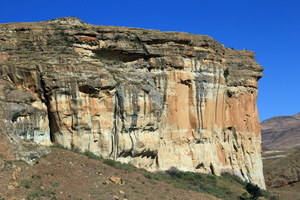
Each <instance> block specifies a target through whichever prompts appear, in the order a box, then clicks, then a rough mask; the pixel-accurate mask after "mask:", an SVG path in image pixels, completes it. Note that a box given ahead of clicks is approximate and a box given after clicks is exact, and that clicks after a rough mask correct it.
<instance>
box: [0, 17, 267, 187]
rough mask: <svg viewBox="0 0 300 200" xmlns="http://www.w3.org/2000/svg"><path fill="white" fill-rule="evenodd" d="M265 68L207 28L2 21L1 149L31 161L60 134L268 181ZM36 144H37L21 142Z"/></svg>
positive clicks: (151, 158)
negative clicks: (262, 95)
mask: <svg viewBox="0 0 300 200" xmlns="http://www.w3.org/2000/svg"><path fill="white" fill-rule="evenodd" d="M262 70H263V69H262V67H261V66H260V65H259V64H258V63H256V61H255V59H254V53H253V52H251V51H246V50H233V49H231V48H226V47H224V45H222V44H220V43H218V42H217V41H216V40H214V39H212V38H210V37H209V36H205V35H193V34H188V33H178V32H161V31H157V30H145V29H138V28H124V27H107V26H95V25H91V24H87V23H83V22H81V21H80V20H79V19H77V18H73V17H71V18H59V19H54V20H50V21H46V22H37V23H11V24H1V25H0V75H1V79H0V105H1V110H0V112H1V116H2V117H1V121H0V123H1V138H0V142H1V147H2V144H3V148H2V149H1V152H0V153H1V154H3V157H5V158H6V159H15V158H18V159H24V160H27V161H28V160H30V159H34V157H35V156H37V157H38V156H40V155H41V154H42V153H45V152H47V151H48V149H47V148H46V147H45V145H46V146H49V145H53V144H59V145H63V146H65V147H68V148H77V149H80V150H81V151H85V150H89V151H91V152H93V153H95V154H96V155H100V156H103V157H104V158H111V159H115V160H119V161H121V162H125V163H132V164H134V165H135V166H138V167H143V168H146V169H148V170H151V171H155V170H166V169H169V168H170V167H173V166H174V167H177V168H178V169H180V170H189V171H197V172H204V173H211V174H216V175H220V174H221V173H223V172H230V173H233V174H236V175H238V176H240V177H242V178H243V179H244V180H247V181H251V182H253V183H256V184H258V185H259V186H260V187H262V188H264V187H265V184H264V178H263V173H262V161H261V136H260V124H259V120H258V113H257V107H256V98H257V80H258V79H259V78H261V76H262V73H261V72H262ZM32 141H34V142H36V143H38V144H40V145H43V146H38V145H36V144H33V143H32V146H31V145H29V143H30V142H32ZM30 144H31V143H30ZM26 145H27V149H28V148H33V149H34V148H35V149H37V153H36V155H34V154H31V155H29V154H26V155H24V153H23V154H21V153H20V146H26ZM28 146H29V147H28ZM17 147H18V148H17ZM4 148H5V150H4ZM24 148H25V147H24ZM24 151H26V150H24Z"/></svg>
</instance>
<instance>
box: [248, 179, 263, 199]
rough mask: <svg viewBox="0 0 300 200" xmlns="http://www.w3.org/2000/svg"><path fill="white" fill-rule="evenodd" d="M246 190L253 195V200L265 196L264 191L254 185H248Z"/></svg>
mask: <svg viewBox="0 0 300 200" xmlns="http://www.w3.org/2000/svg"><path fill="white" fill-rule="evenodd" d="M246 190H247V192H248V193H249V194H250V195H251V199H258V197H262V196H263V191H262V190H261V189H260V188H259V187H258V186H257V185H254V184H252V183H247V185H246Z"/></svg>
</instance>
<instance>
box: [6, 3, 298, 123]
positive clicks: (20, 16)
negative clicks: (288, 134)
mask: <svg viewBox="0 0 300 200" xmlns="http://www.w3.org/2000/svg"><path fill="white" fill-rule="evenodd" d="M68 16H75V17H79V18H81V19H82V21H84V22H87V23H91V24H95V25H114V26H127V27H139V28H146V29H158V30H162V31H182V32H189V33H194V34H201V35H209V36H211V37H212V38H214V39H216V40H217V41H219V42H220V43H222V44H224V45H225V46H227V47H233V48H234V49H244V48H247V49H248V50H252V51H254V52H255V53H256V60H257V62H259V63H260V64H261V65H262V66H263V67H264V68H265V71H264V77H263V78H262V79H260V80H259V97H258V108H259V113H260V120H261V121H262V120H265V119H267V118H270V117H273V116H278V115H294V114H296V113H298V112H300V83H299V82H300V73H299V72H300V59H299V58H300V0H172V1H171V0H151V1H150V0H140V1H137V0H114V1H113V0H103V1H102V0H86V1H83V0H80V1H79V0H72V1H71V0H60V1H58V0H51V1H42V0H39V1H37V0H30V1H24V0H8V1H3V2H2V3H1V7H0V23H7V22H36V21H45V20H49V19H53V18H57V17H68ZM298 59H299V60H298Z"/></svg>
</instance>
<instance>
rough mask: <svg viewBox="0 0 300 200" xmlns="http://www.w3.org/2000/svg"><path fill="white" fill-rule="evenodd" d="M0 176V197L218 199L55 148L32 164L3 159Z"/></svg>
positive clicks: (137, 172) (138, 172)
mask: <svg viewBox="0 0 300 200" xmlns="http://www.w3.org/2000/svg"><path fill="white" fill-rule="evenodd" d="M0 164H1V163H0ZM2 164H3V163H2ZM18 169H21V170H20V171H19V170H18ZM113 176H114V177H119V178H121V179H122V181H121V184H115V183H113V182H112V181H111V180H110V178H111V177H113ZM0 180H1V181H0V199H1V197H2V198H4V199H5V200H6V199H16V200H17V199H18V200H19V199H25V198H26V199H40V198H42V199H209V200H210V199H218V198H215V197H213V196H210V195H207V194H203V193H199V192H196V191H187V190H184V189H181V188H176V187H174V186H172V185H170V184H168V183H166V182H164V181H155V180H150V179H147V178H145V177H144V176H143V175H142V173H141V171H140V170H138V171H131V172H129V171H128V172H126V171H125V170H119V169H115V168H113V167H111V166H108V165H106V164H104V163H103V162H101V161H97V160H93V159H89V158H87V157H86V156H85V155H82V154H77V153H75V152H71V151H68V150H62V149H57V148H53V151H52V152H51V153H50V154H48V155H46V156H43V157H42V158H40V159H38V160H37V161H36V163H35V165H34V166H29V165H27V164H25V163H24V162H21V161H19V162H14V163H11V162H5V163H4V164H3V168H2V170H1V171H0ZM116 181H118V180H117V178H116Z"/></svg>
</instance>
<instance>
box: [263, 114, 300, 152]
mask: <svg viewBox="0 0 300 200" xmlns="http://www.w3.org/2000/svg"><path fill="white" fill-rule="evenodd" d="M261 132H262V148H263V150H264V151H267V150H292V149H300V113H298V114H296V115H293V116H277V117H272V118H270V119H266V120H264V121H263V122H262V123H261Z"/></svg>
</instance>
